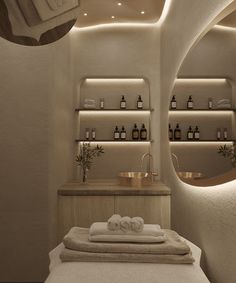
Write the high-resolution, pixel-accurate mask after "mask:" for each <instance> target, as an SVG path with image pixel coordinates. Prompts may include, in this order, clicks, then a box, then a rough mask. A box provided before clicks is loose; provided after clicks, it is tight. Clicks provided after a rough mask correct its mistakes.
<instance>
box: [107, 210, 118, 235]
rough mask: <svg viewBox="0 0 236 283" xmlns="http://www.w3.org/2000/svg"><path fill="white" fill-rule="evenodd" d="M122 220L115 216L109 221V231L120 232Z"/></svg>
mask: <svg viewBox="0 0 236 283" xmlns="http://www.w3.org/2000/svg"><path fill="white" fill-rule="evenodd" d="M120 220H121V216H120V215H119V214H113V215H112V216H111V217H110V218H109V219H108V221H107V229H108V230H111V231H116V230H120Z"/></svg>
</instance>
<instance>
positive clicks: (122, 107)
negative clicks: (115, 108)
mask: <svg viewBox="0 0 236 283" xmlns="http://www.w3.org/2000/svg"><path fill="white" fill-rule="evenodd" d="M120 109H126V100H125V96H124V95H122V98H121V101H120Z"/></svg>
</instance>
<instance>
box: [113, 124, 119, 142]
mask: <svg viewBox="0 0 236 283" xmlns="http://www.w3.org/2000/svg"><path fill="white" fill-rule="evenodd" d="M119 139H120V132H119V129H118V127H117V126H116V128H115V131H114V140H119Z"/></svg>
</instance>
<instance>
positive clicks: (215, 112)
mask: <svg viewBox="0 0 236 283" xmlns="http://www.w3.org/2000/svg"><path fill="white" fill-rule="evenodd" d="M234 112H236V109H191V110H190V109H189V110H188V109H170V110H169V113H170V114H177V115H178V114H180V115H181V114H188V115H189V114H193V115H197V114H201V115H208V114H209V115H225V114H233V113H234Z"/></svg>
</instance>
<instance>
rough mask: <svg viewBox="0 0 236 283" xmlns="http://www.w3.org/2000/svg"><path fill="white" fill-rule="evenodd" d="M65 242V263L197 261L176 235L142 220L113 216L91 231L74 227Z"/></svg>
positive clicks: (91, 228)
mask: <svg viewBox="0 0 236 283" xmlns="http://www.w3.org/2000/svg"><path fill="white" fill-rule="evenodd" d="M63 243H64V246H65V248H64V249H63V251H62V252H61V255H60V257H61V260H62V261H63V262H68V261H85V262H87V261H99V262H107V261H109V262H111V261H113V262H150V263H193V262H194V259H193V257H192V254H191V251H190V248H189V247H188V245H187V244H186V243H185V242H184V241H182V240H181V238H180V237H179V235H178V234H177V233H176V232H174V231H172V230H167V229H161V227H160V226H159V225H152V224H144V221H143V219H142V218H140V217H134V218H130V217H127V216H126V217H121V216H119V215H113V216H112V217H111V218H110V219H109V220H108V222H96V223H93V224H92V225H91V227H90V229H87V228H80V227H73V228H72V229H71V230H70V231H69V233H68V234H67V235H66V236H65V237H64V240H63Z"/></svg>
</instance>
